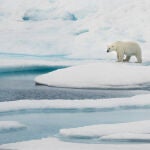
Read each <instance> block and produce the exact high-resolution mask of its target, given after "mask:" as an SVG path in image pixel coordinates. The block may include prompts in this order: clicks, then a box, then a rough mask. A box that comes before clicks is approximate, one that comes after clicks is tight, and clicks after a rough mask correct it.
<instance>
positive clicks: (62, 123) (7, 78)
mask: <svg viewBox="0 0 150 150" xmlns="http://www.w3.org/2000/svg"><path fill="white" fill-rule="evenodd" d="M63 67H64V66H59V67H55V66H54V67H46V66H32V67H24V68H15V67H14V68H1V69H0V102H2V101H13V100H20V99H37V100H39V99H49V100H52V99H55V100H57V99H65V100H67V99H72V100H73V99H91V98H92V99H97V98H99V99H101V98H113V97H114V98H115V97H125V96H129V97H130V96H133V95H137V94H141V93H149V88H146V89H142V88H141V89H125V90H123V89H116V90H112V89H93V90H92V89H69V88H56V87H47V86H37V85H35V83H34V78H35V77H36V76H37V75H40V74H43V73H47V72H50V71H54V70H56V69H60V68H63ZM66 102H67V101H66ZM149 116H150V109H148V108H147V109H130V110H129V109H127V110H126V109H123V110H108V111H103V110H101V111H99V110H95V111H89V112H88V111H87V112H84V111H71V110H70V111H63V110H60V111H47V110H45V111H41V110H37V111H36V112H34V111H33V112H32V111H18V112H7V113H0V120H3V121H4V120H8V121H9V120H12V121H19V122H20V123H23V124H25V125H26V128H25V129H20V130H14V131H13V130H9V131H5V132H1V133H0V144H4V143H11V142H17V141H24V140H31V139H39V138H44V137H49V136H57V137H59V134H58V133H59V130H60V129H62V128H72V127H79V126H85V125H92V124H99V123H118V122H129V121H137V120H149V119H150V117H149ZM60 138H61V137H60ZM64 140H66V139H64ZM67 140H68V139H67ZM70 141H72V142H73V141H74V140H71V139H70ZM75 142H89V141H88V139H87V140H86V139H84V140H83V139H78V140H75ZM91 142H92V141H91Z"/></svg>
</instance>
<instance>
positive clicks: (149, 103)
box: [0, 94, 150, 113]
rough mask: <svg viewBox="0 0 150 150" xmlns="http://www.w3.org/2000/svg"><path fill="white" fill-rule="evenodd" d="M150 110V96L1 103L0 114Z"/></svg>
mask: <svg viewBox="0 0 150 150" xmlns="http://www.w3.org/2000/svg"><path fill="white" fill-rule="evenodd" d="M137 108H150V94H146V95H138V96H133V97H131V98H112V99H93V100H89V99H85V100H59V99H58V100H18V101H7V102H1V103H0V112H1V113H2V112H11V111H19V110H30V109H33V110H36V109H63V110H71V109H73V110H77V111H84V110H93V111H98V110H101V111H103V110H109V109H111V110H113V109H114V110H119V109H137Z"/></svg>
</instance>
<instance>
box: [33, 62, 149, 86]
mask: <svg viewBox="0 0 150 150" xmlns="http://www.w3.org/2000/svg"><path fill="white" fill-rule="evenodd" d="M149 74H150V68H149V67H146V66H140V65H127V64H123V63H104V62H101V63H91V64H85V65H79V66H74V67H70V68H65V69H60V70H57V71H54V72H51V73H48V74H44V75H40V76H38V77H36V78H35V82H36V83H39V84H43V85H48V86H56V87H73V88H104V87H112V88H118V87H121V88H124V87H125V88H126V87H128V88H129V87H136V86H138V84H144V83H148V82H150V77H149Z"/></svg>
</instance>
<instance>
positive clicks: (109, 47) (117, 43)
mask: <svg viewBox="0 0 150 150" xmlns="http://www.w3.org/2000/svg"><path fill="white" fill-rule="evenodd" d="M119 43H120V41H118V42H114V43H112V44H110V45H108V46H107V53H108V52H112V51H116V50H117V47H118V45H119Z"/></svg>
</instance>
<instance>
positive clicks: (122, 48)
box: [107, 41, 142, 63]
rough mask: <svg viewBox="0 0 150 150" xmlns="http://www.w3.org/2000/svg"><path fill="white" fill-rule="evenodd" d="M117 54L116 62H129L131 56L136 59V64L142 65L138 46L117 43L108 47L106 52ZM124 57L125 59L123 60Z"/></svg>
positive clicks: (132, 43) (130, 43)
mask: <svg viewBox="0 0 150 150" xmlns="http://www.w3.org/2000/svg"><path fill="white" fill-rule="evenodd" d="M112 51H116V52H117V60H118V62H123V61H127V62H129V60H130V58H131V56H135V57H136V58H137V62H138V63H142V52H141V48H140V46H139V45H138V44H137V43H135V42H123V41H118V42H114V43H112V44H111V45H109V46H108V48H107V52H112ZM124 56H126V58H125V59H124Z"/></svg>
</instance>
